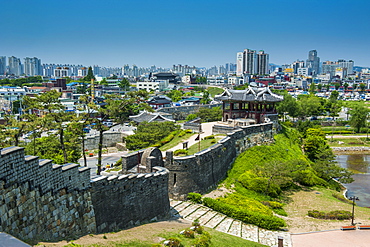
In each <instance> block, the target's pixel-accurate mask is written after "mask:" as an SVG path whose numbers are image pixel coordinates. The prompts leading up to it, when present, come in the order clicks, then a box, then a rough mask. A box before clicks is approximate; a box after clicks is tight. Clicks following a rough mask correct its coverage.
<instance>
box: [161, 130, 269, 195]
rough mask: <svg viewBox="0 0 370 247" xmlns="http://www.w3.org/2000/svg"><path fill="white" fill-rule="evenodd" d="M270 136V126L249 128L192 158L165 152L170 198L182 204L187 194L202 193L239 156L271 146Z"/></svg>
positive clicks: (218, 180) (232, 134)
mask: <svg viewBox="0 0 370 247" xmlns="http://www.w3.org/2000/svg"><path fill="white" fill-rule="evenodd" d="M273 134H274V128H273V123H264V124H256V125H250V126H246V127H241V128H240V129H237V130H234V131H233V132H232V133H228V134H227V137H225V138H223V139H222V140H220V141H218V143H217V144H215V145H213V146H211V147H210V148H208V149H205V150H202V151H200V152H198V153H196V154H194V155H190V156H185V157H173V153H172V151H169V152H166V160H165V163H164V164H165V167H166V168H167V169H168V170H169V171H170V176H169V186H168V187H169V193H170V197H171V198H174V199H178V200H184V199H186V195H187V194H188V193H189V192H198V193H201V194H203V193H206V192H207V191H209V190H210V189H211V188H214V187H215V186H217V184H218V182H220V181H221V180H222V179H224V178H225V177H226V174H227V171H228V170H229V169H230V168H231V165H232V163H233V162H234V160H235V158H236V157H237V156H238V155H239V154H240V153H242V152H244V151H245V150H247V149H248V148H249V147H252V146H255V145H262V144H269V143H271V142H273Z"/></svg>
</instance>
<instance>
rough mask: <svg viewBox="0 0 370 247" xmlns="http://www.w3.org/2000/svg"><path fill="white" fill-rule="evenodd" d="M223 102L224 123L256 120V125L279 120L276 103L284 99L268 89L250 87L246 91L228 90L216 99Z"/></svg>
mask: <svg viewBox="0 0 370 247" xmlns="http://www.w3.org/2000/svg"><path fill="white" fill-rule="evenodd" d="M215 98H216V99H217V100H221V101H222V103H223V104H222V109H223V118H222V120H223V121H224V122H226V121H228V119H238V118H245V119H254V120H255V122H256V123H264V122H267V121H268V119H269V120H271V121H274V120H277V119H278V116H277V111H276V103H278V102H280V101H282V100H283V99H284V97H283V96H281V95H277V94H274V93H272V92H271V91H270V89H269V88H268V87H262V88H256V87H249V88H248V89H246V90H228V89H226V90H225V91H224V92H223V93H222V94H220V95H218V96H216V97H215Z"/></svg>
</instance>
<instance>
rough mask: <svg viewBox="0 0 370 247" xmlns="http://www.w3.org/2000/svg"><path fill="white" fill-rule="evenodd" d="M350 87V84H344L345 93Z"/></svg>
mask: <svg viewBox="0 0 370 247" xmlns="http://www.w3.org/2000/svg"><path fill="white" fill-rule="evenodd" d="M348 86H349V85H348V83H347V82H345V83H344V84H343V87H344V90H345V91H347V89H348Z"/></svg>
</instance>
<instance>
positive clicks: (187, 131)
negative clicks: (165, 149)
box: [185, 130, 193, 133]
mask: <svg viewBox="0 0 370 247" xmlns="http://www.w3.org/2000/svg"><path fill="white" fill-rule="evenodd" d="M185 132H186V133H193V131H192V130H185Z"/></svg>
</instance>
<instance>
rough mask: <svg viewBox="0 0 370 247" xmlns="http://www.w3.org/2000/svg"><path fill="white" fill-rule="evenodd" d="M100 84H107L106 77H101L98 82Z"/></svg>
mask: <svg viewBox="0 0 370 247" xmlns="http://www.w3.org/2000/svg"><path fill="white" fill-rule="evenodd" d="M99 84H100V85H104V86H108V82H107V79H105V78H103V79H102V80H101V81H100V82H99Z"/></svg>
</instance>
